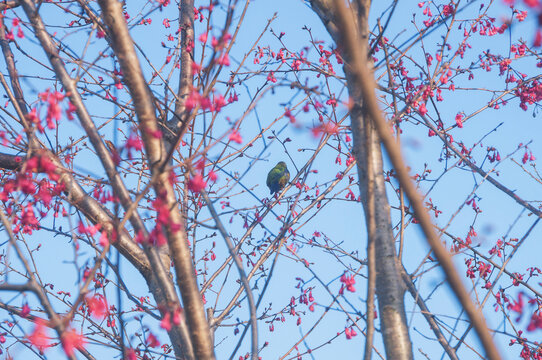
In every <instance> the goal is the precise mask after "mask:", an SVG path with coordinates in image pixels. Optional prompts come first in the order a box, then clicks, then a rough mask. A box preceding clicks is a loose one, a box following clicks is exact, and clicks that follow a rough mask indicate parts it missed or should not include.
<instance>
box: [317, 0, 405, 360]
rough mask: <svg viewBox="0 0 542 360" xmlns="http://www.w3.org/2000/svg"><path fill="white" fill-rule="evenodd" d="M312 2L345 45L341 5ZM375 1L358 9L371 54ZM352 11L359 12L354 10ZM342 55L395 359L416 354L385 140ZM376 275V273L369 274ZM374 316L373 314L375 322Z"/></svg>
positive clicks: (383, 316) (389, 351)
mask: <svg viewBox="0 0 542 360" xmlns="http://www.w3.org/2000/svg"><path fill="white" fill-rule="evenodd" d="M311 3H312V7H313V9H314V10H315V12H316V13H317V14H318V16H320V19H321V20H322V22H323V23H324V25H325V26H326V28H327V30H328V32H329V33H330V35H331V36H332V38H333V39H334V41H335V42H336V43H337V44H341V43H342V34H341V31H342V30H341V28H340V24H339V14H338V13H337V8H336V7H335V6H334V4H333V3H332V2H331V1H328V0H313V1H311ZM369 6H370V1H358V3H357V8H356V13H355V21H356V22H357V26H358V28H359V29H360V32H361V37H362V40H361V42H360V44H359V46H360V48H361V49H363V50H362V51H363V53H365V54H367V53H368V48H369V47H368V16H369ZM350 15H351V16H352V17H354V15H353V14H352V13H351V14H350ZM343 50H344V49H343ZM342 54H343V56H344V60H345V66H344V72H345V75H346V81H347V87H348V91H349V95H350V97H351V99H352V101H353V104H354V105H353V108H352V109H351V113H350V118H351V128H352V135H353V140H354V147H353V155H354V157H355V158H356V160H357V166H358V176H359V187H360V194H361V200H362V204H363V207H364V210H365V219H366V223H367V232H368V237H369V240H368V255H369V265H371V261H372V262H373V263H374V271H375V272H376V274H375V275H376V294H377V298H378V308H379V313H380V323H381V328H382V336H383V340H384V345H385V348H386V355H387V357H388V358H389V359H412V358H413V355H412V344H411V342H410V338H409V335H408V328H407V324H406V316H405V309H404V294H405V289H404V286H403V283H402V280H401V275H400V272H399V270H398V269H397V267H396V262H395V253H396V252H395V240H394V237H393V232H392V226H391V219H390V206H389V203H388V199H387V196H386V186H385V181H384V176H383V174H384V170H383V163H382V150H381V147H380V139H379V137H378V134H377V133H376V131H375V129H374V127H373V125H372V120H371V119H370V117H369V114H368V113H367V111H366V109H365V108H364V102H363V92H362V89H361V87H360V86H359V84H358V83H357V82H356V78H355V76H354V73H353V72H352V68H351V66H350V63H351V58H350V56H349V54H348V52H344V51H343V52H342ZM373 246H374V258H375V259H378V261H374V260H372V259H371V255H372V253H373V251H372V247H373ZM370 270H371V269H370ZM371 276H372V274H371V272H370V273H369V278H371ZM370 300H371V299H367V301H368V302H370ZM369 311H370V310H369ZM371 317H372V316H371ZM371 317H370V316H369V314H367V318H368V320H369V321H370V319H371ZM367 326H368V335H369V336H368V338H367V341H366V348H365V351H366V354H365V359H369V358H370V351H371V349H372V339H371V338H370V336H372V334H371V333H370V332H369V329H370V328H371V327H372V324H371V323H368V324H367Z"/></svg>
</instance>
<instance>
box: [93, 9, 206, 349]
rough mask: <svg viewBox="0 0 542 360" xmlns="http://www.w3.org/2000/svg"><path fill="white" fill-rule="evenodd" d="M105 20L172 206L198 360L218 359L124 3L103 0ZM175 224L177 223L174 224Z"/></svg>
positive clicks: (176, 257)
mask: <svg viewBox="0 0 542 360" xmlns="http://www.w3.org/2000/svg"><path fill="white" fill-rule="evenodd" d="M98 2H99V4H100V7H101V9H102V16H103V19H104V23H105V24H106V26H107V28H108V30H109V31H108V33H109V37H110V39H111V45H112V47H113V50H114V52H115V55H116V56H117V59H118V61H119V64H120V68H121V70H122V73H123V80H124V82H125V83H126V86H127V88H128V90H129V92H130V95H131V96H132V99H133V101H134V106H135V111H136V114H137V118H138V121H139V127H140V131H141V136H142V138H143V141H144V143H145V150H146V155H147V159H148V162H149V166H150V169H151V173H152V176H153V177H155V178H156V181H155V183H154V189H155V192H156V194H157V195H158V196H160V197H164V199H165V200H166V202H167V206H168V208H169V209H170V214H169V215H170V223H169V226H168V227H167V230H168V234H167V235H168V236H167V238H168V245H169V249H170V254H171V256H172V258H173V262H174V264H175V272H176V275H177V283H178V285H179V288H180V290H181V297H182V300H183V305H184V307H185V312H184V314H185V316H186V319H187V322H188V327H189V331H190V337H191V340H192V345H193V347H194V356H195V357H196V358H197V359H214V352H213V344H212V342H211V332H210V330H209V325H208V323H207V320H206V318H205V312H204V308H203V302H202V299H201V296H200V294H199V291H198V285H197V281H196V277H195V275H194V274H195V272H194V266H193V264H192V258H191V254H190V249H189V247H188V242H187V239H186V234H185V232H184V226H182V224H183V223H184V220H183V218H182V216H181V213H180V211H179V209H178V207H177V204H178V202H177V199H176V197H175V192H174V189H173V186H172V184H171V183H170V181H169V173H170V171H171V170H170V168H169V167H168V166H167V164H165V163H164V161H165V160H166V153H165V149H164V146H163V143H162V141H161V139H159V138H157V137H156V134H157V133H158V130H159V127H158V121H157V119H156V114H155V109H154V102H153V97H152V93H151V91H150V89H149V88H148V86H147V83H146V81H145V79H144V77H143V72H142V71H141V66H140V64H139V61H138V58H137V55H136V52H135V49H134V46H133V43H132V38H131V37H130V34H129V31H128V27H127V25H126V21H125V20H124V17H123V15H122V6H121V4H120V3H119V2H118V1H116V0H99V1H98ZM172 224H173V226H172Z"/></svg>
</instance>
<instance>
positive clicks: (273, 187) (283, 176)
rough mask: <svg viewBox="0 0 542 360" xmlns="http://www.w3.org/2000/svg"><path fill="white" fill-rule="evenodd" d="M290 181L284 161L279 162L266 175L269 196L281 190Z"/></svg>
mask: <svg viewBox="0 0 542 360" xmlns="http://www.w3.org/2000/svg"><path fill="white" fill-rule="evenodd" d="M288 181H290V172H289V171H288V168H287V167H286V163H285V162H284V161H280V162H279V163H278V164H277V165H275V167H274V168H272V169H271V171H269V174H267V186H268V187H269V191H270V192H271V195H272V194H274V193H276V192H279V191H280V190H282V189H283V188H284V187H285V186H286V184H288Z"/></svg>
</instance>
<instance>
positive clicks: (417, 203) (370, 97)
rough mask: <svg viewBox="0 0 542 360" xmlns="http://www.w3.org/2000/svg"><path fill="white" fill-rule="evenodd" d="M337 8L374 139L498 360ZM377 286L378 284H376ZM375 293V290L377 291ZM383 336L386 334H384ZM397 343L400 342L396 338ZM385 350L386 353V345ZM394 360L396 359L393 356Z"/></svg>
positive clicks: (356, 34)
mask: <svg viewBox="0 0 542 360" xmlns="http://www.w3.org/2000/svg"><path fill="white" fill-rule="evenodd" d="M333 4H334V7H335V9H337V14H338V19H337V22H336V24H337V26H338V28H339V29H340V31H339V35H340V41H339V44H341V45H342V47H343V52H344V53H345V54H347V58H348V60H349V65H350V71H351V74H352V81H353V82H355V83H356V84H357V86H359V88H360V90H361V95H362V100H363V104H364V106H365V107H366V109H367V113H368V115H369V118H370V119H371V120H372V123H373V125H374V127H375V129H376V130H377V133H378V136H379V137H380V141H381V142H382V145H383V146H384V148H385V149H386V152H387V153H388V156H389V159H390V161H391V163H392V165H393V168H394V169H395V171H396V174H397V175H396V176H397V179H398V181H399V184H400V186H401V187H402V188H403V189H404V192H405V194H406V195H407V197H408V199H409V200H410V203H411V204H412V207H413V209H414V213H415V216H416V219H417V220H418V222H419V224H420V227H421V229H422V230H423V232H424V235H425V237H426V239H427V241H428V243H429V245H430V246H431V248H432V250H433V252H434V254H435V256H436V257H437V259H438V261H439V263H440V266H441V268H442V270H443V271H444V273H445V274H446V279H447V282H448V284H449V285H450V287H451V288H452V290H453V292H454V294H455V295H456V296H457V298H458V300H459V302H460V303H461V305H462V306H463V308H464V309H465V311H466V313H467V314H468V316H469V319H470V321H471V323H472V324H473V326H474V328H475V329H476V333H477V335H478V337H479V339H480V341H481V343H482V345H483V347H484V350H485V353H486V356H487V357H488V358H489V359H500V358H501V357H500V354H499V352H498V351H497V348H496V346H495V344H494V342H493V339H492V337H491V334H490V332H489V330H488V328H487V325H486V323H485V319H484V317H483V314H482V312H481V311H480V310H479V309H478V308H477V307H476V306H475V305H474V303H473V302H472V300H471V298H470V296H469V294H468V292H467V290H466V289H465V286H464V285H463V283H462V279H461V278H460V277H459V274H458V273H457V271H456V269H455V266H454V264H453V262H452V258H451V256H450V254H449V253H448V251H447V250H446V248H445V247H444V246H443V245H442V243H441V241H440V239H439V237H438V236H437V234H436V233H435V230H434V228H433V224H432V222H431V218H430V217H429V214H428V212H427V210H426V208H425V207H424V205H423V202H422V197H421V196H420V195H419V194H418V192H417V190H416V187H415V185H414V184H413V182H412V180H411V178H410V175H409V173H408V170H407V167H406V165H405V163H404V161H403V158H402V154H401V149H400V148H399V145H398V144H397V142H396V140H395V139H394V138H393V136H392V135H391V133H390V131H389V130H390V129H389V126H388V123H387V122H386V119H385V118H384V116H383V114H382V112H381V110H380V108H379V106H378V101H377V98H376V94H375V89H376V83H375V81H374V76H373V74H372V71H371V64H370V61H369V60H368V52H367V47H363V46H360V43H362V44H366V41H365V40H363V36H362V35H363V32H360V31H359V30H358V27H357V25H356V23H355V21H354V20H353V19H352V16H351V14H352V13H351V12H350V13H349V12H348V10H347V8H346V5H345V3H344V1H343V0H335V1H334V2H333ZM377 286H378V285H377ZM377 291H378V289H377ZM384 336H386V334H384ZM399 340H401V339H399ZM384 342H385V344H386V351H388V347H387V346H388V343H387V342H386V340H384ZM393 358H394V359H395V358H396V357H393Z"/></svg>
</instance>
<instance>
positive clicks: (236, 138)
mask: <svg viewBox="0 0 542 360" xmlns="http://www.w3.org/2000/svg"><path fill="white" fill-rule="evenodd" d="M229 139H230V141H233V142H236V143H238V144H242V143H243V137H242V136H241V134H240V133H239V131H237V130H233V131H232V132H231V134H230V136H229Z"/></svg>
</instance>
